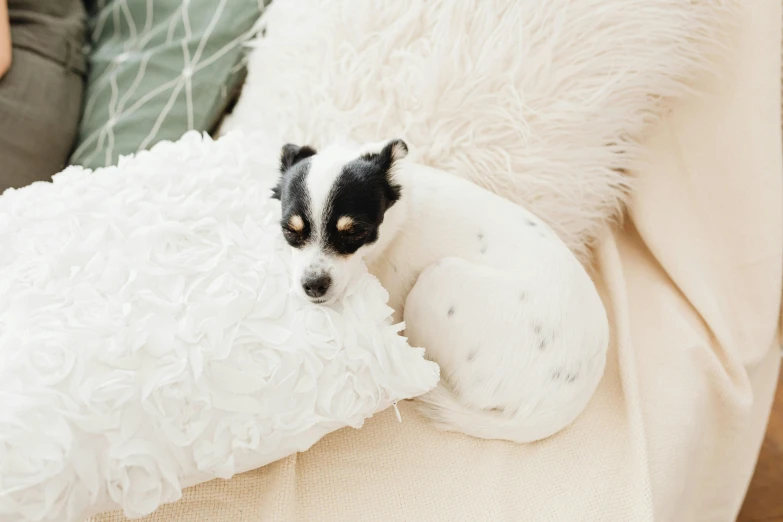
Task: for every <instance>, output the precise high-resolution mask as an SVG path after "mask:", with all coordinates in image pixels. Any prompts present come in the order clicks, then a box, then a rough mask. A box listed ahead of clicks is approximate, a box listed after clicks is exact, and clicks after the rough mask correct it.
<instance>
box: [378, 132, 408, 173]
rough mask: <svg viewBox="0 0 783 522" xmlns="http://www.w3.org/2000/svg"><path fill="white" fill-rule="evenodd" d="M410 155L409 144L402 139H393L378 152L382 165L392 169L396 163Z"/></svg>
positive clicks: (388, 169) (386, 168)
mask: <svg viewBox="0 0 783 522" xmlns="http://www.w3.org/2000/svg"><path fill="white" fill-rule="evenodd" d="M407 155H408V145H406V144H405V142H404V141H402V140H399V139H398V140H391V141H390V142H389V143H387V144H386V145H385V146H384V147H383V149H381V152H379V153H378V159H379V160H380V163H381V167H382V168H383V169H384V170H386V171H390V170H391V168H392V167H393V166H394V163H395V162H397V161H399V160H401V159H402V158H404V157H405V156H407Z"/></svg>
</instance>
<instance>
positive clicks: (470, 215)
mask: <svg viewBox="0 0 783 522" xmlns="http://www.w3.org/2000/svg"><path fill="white" fill-rule="evenodd" d="M302 150H305V149H304V148H303V149H302ZM406 152H407V147H406V146H405V144H404V143H402V142H400V141H392V142H387V143H381V144H378V145H370V146H365V147H363V148H361V149H360V150H359V152H357V151H356V150H353V151H350V150H347V151H346V150H339V149H338V150H328V151H325V153H324V154H323V156H322V155H321V154H318V155H317V156H314V158H312V160H311V161H312V163H311V164H310V165H308V166H307V167H306V170H307V172H306V173H305V174H302V172H301V170H303V169H300V171H299V172H298V173H294V174H289V175H288V177H289V178H290V180H293V179H296V176H300V177H301V176H307V177H309V179H310V181H308V185H307V186H308V187H309V188H308V191H309V195H308V196H307V200H308V201H309V202H310V203H308V204H307V205H305V206H309V207H312V208H316V209H317V210H316V211H309V212H310V213H311V214H314V215H313V216H309V217H308V215H305V221H307V222H308V223H307V229H308V231H309V230H310V229H311V228H312V229H313V230H314V231H315V232H311V233H309V234H310V235H313V237H316V238H317V237H326V236H329V234H330V233H329V232H323V233H318V232H317V230H318V228H319V227H321V228H322V229H323V230H324V231H326V230H327V229H328V228H329V226H330V225H329V223H332V225H331V226H333V227H334V226H336V227H337V228H339V225H340V224H343V225H345V224H346V223H349V222H352V221H353V220H354V219H356V220H361V219H364V220H365V221H372V218H366V217H361V216H367V215H372V214H373V211H372V210H368V208H367V205H365V203H366V202H365V201H364V200H365V199H368V198H370V199H372V198H374V197H375V196H372V197H369V196H366V197H365V198H364V199H363V200H362V202H361V205H364V208H363V209H362V211H361V212H359V211H357V212H355V213H354V214H351V212H350V211H349V210H346V209H349V208H351V204H350V197H351V196H350V195H349V196H348V198H347V199H346V197H345V196H344V195H341V193H340V191H341V190H345V187H348V186H351V185H350V183H354V182H355V181H356V180H359V182H362V180H365V181H367V182H370V181H372V179H371V176H378V175H383V176H385V179H386V180H387V181H388V183H389V187H390V188H391V189H393V190H385V191H375V192H372V194H375V193H376V192H377V193H379V194H383V193H386V194H387V196H388V198H391V199H388V198H387V199H384V197H382V195H381V196H378V198H379V201H380V203H378V204H377V205H375V206H378V207H379V209H380V210H379V212H380V215H381V217H380V218H379V219H378V220H377V222H376V223H375V224H374V225H372V234H369V235H370V237H371V238H372V240H371V241H367V242H366V243H365V244H362V246H360V247H359V248H358V249H356V250H354V251H353V252H351V254H349V255H348V256H346V255H345V254H344V253H342V254H340V255H339V256H337V257H336V260H333V261H330V260H329V259H330V256H329V254H328V252H329V251H330V250H331V251H334V250H336V249H339V248H343V247H342V246H340V245H341V243H338V244H337V246H331V247H330V246H328V245H327V244H326V242H325V241H324V240H320V239H315V240H311V242H312V244H313V245H315V244H318V243H319V241H320V243H323V246H322V247H304V248H302V247H301V245H300V244H299V243H295V242H292V246H293V245H297V246H298V247H299V249H300V250H302V253H301V254H299V255H300V257H301V259H305V260H306V261H304V262H303V263H304V264H303V268H302V269H301V270H300V272H298V273H301V274H307V273H309V272H308V270H311V268H308V266H310V267H316V269H317V270H326V272H327V274H328V276H329V279H330V281H334V283H333V284H331V286H332V287H334V288H337V289H339V288H341V287H342V286H344V285H342V284H340V280H341V279H342V278H343V276H342V274H341V272H346V273H347V272H349V271H350V268H349V267H350V265H351V263H352V262H353V261H352V260H353V259H354V258H355V259H362V260H364V261H365V262H366V263H367V265H368V267H369V270H370V272H371V273H373V274H374V275H375V276H376V277H378V279H379V280H380V281H381V284H382V285H383V286H384V287H385V288H386V290H387V291H388V292H389V305H390V306H391V307H392V308H393V309H394V310H395V317H396V318H397V319H400V320H401V319H404V321H405V324H406V330H405V334H406V335H407V336H408V338H409V340H410V342H411V344H412V345H415V346H421V347H424V348H425V350H426V353H427V355H428V357H429V358H431V359H432V360H434V361H436V362H437V363H438V364H439V365H440V367H441V382H440V384H439V385H438V387H437V388H436V389H435V390H433V391H431V392H430V393H428V394H426V395H425V396H423V397H422V399H423V401H424V404H423V406H422V408H421V411H422V412H423V413H424V414H425V415H426V416H427V417H429V418H430V419H431V420H432V421H433V422H434V423H435V424H436V425H437V426H438V427H439V428H441V429H445V430H449V431H459V432H462V433H465V434H468V435H471V436H475V437H479V438H487V439H505V440H510V441H514V442H531V441H535V440H539V439H542V438H545V437H548V436H550V435H552V434H554V433H556V432H558V431H560V430H561V429H563V428H564V427H566V426H567V425H568V424H570V423H571V422H572V421H573V420H574V419H575V418H576V417H577V416H578V415H579V414H580V413H581V412H582V410H583V409H584V408H585V406H586V405H587V403H588V401H589V400H590V398H591V397H592V395H593V393H594V392H595V390H596V388H597V386H598V383H599V381H600V379H601V377H602V375H603V370H604V365H605V360H606V350H607V346H608V337H609V327H608V321H607V317H606V312H605V309H604V307H603V304H602V302H601V299H600V297H599V296H598V292H597V291H596V288H595V286H594V284H593V282H592V281H591V279H590V277H589V276H588V274H587V272H586V271H585V270H584V268H583V267H582V265H581V264H580V263H579V262H578V261H577V259H576V257H575V256H574V255H573V254H572V253H571V252H570V251H569V250H568V248H567V247H566V246H565V244H564V243H563V242H562V241H561V240H560V239H559V238H558V237H557V235H556V234H555V233H554V232H553V231H552V229H550V228H549V227H548V226H547V225H546V224H545V223H544V222H542V221H541V220H540V219H538V218H537V217H536V216H534V215H533V214H531V213H530V212H528V211H526V210H525V209H523V208H522V207H520V206H518V205H516V204H514V203H512V202H510V201H508V200H505V199H503V198H501V197H499V196H497V195H495V194H493V193H491V192H489V191H486V190H484V189H482V188H480V187H478V186H476V185H474V184H472V183H470V182H468V181H465V180H463V179H461V178H458V177H456V176H452V175H450V174H448V173H445V172H442V171H439V170H436V169H431V168H428V167H425V166H422V165H417V164H414V163H409V162H407V161H405V160H404V159H403V158H404V156H405V153H406ZM305 153H306V154H307V155H310V154H312V155H315V151H312V150H311V149H307V150H305ZM299 154H300V155H301V154H302V153H301V152H299ZM319 156H321V157H320V158H319ZM356 157H361V158H363V159H362V161H365V160H367V161H370V162H372V161H376V162H377V165H378V166H377V168H375V167H372V165H370V166H369V167H368V166H367V165H365V164H364V163H362V162H361V161H360V162H359V166H360V167H361V169H359V171H361V174H360V175H356V174H355V172H354V171H355V170H356V169H357V167H356V164H355V163H353V162H351V159H352V158H356ZM285 162H286V160H285V152H284V160H283V163H284V164H285ZM289 163H290V161H289ZM341 165H343V166H341ZM375 171H379V172H381V173H382V174H377V173H375V174H368V173H373V172H375ZM346 172H347V173H348V174H350V175H346ZM285 176H286V174H285V173H284V177H283V179H282V181H281V187H282V188H280V189H278V194H282V199H283V200H286V199H287V198H286V195H285V194H286V179H285ZM290 180H289V185H290V184H291V183H293V182H292V181H290ZM375 181H377V180H375ZM349 182H350V183H349ZM321 186H324V187H330V188H328V189H322V188H319V187H321ZM335 187H337V188H335ZM354 192H356V189H354ZM288 193H290V194H291V195H290V196H288V199H290V200H291V201H293V200H294V199H295V197H296V196H295V194H296V190H295V189H288ZM319 193H324V194H327V195H325V196H319V195H318V194H319ZM278 197H280V196H279V195H278ZM319 201H321V202H319ZM313 202H314V203H313ZM361 205H360V206H361ZM291 208H294V209H295V210H291ZM301 208H303V207H302V205H299V206H297V205H294V204H293V203H292V202H289V204H288V205H286V202H285V201H284V205H283V226H284V230H285V227H286V226H289V225H290V223H291V222H292V221H293V222H294V224H295V225H298V224H300V221H302V220H301V219H300V215H302V214H307V212H308V210H307V209H305V210H304V211H302V210H298V209H301ZM369 208H370V209H373V208H374V206H373V205H370V207H369ZM334 209H339V211H337V210H334ZM332 214H334V215H332ZM337 214H340V215H337ZM319 215H320V216H321V217H318V216H319ZM357 216H358V217H357ZM319 223H322V224H319ZM335 224H336V225H335ZM289 232H290V231H289ZM332 235H333V234H332ZM354 235H355V234H354ZM364 235H368V233H367V232H366V231H365V232H364ZM308 237H309V236H308ZM330 237H331V236H330ZM347 240H348V241H349V242H350V237H349V238H348V239H347ZM308 248H310V254H307V253H306V252H307V250H308ZM319 249H320V250H319ZM321 250H322V251H324V252H327V254H323V255H321V254H317V253H313V252H316V251H321ZM349 250H350V249H349ZM337 258H339V259H337ZM313 259H315V261H313ZM308 263H309V265H307V264H308ZM296 277H299V276H298V275H297V276H296ZM319 280H320V279H319ZM305 287H307V285H305ZM307 288H310V287H307ZM337 291H339V290H335V292H337ZM326 292H327V295H328V292H329V290H327V291H326ZM308 295H309V293H308ZM311 297H312V296H311Z"/></svg>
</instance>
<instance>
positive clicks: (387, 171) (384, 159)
mask: <svg viewBox="0 0 783 522" xmlns="http://www.w3.org/2000/svg"><path fill="white" fill-rule="evenodd" d="M376 150H377V149H376ZM407 155H408V145H406V144H405V142H404V141H402V140H400V139H396V140H391V141H389V142H387V143H386V145H384V146H383V148H382V149H381V150H380V151H379V152H368V153H366V154H365V155H364V156H363V157H364V159H365V160H367V161H371V162H373V163H375V164H376V165H377V167H378V170H379V172H381V173H382V175H383V177H384V179H383V182H384V189H385V190H384V192H385V195H386V205H387V207H386V208H388V207H390V206H392V205H393V204H394V203H395V202H396V201H397V200H398V199H400V193H401V191H402V188H401V187H400V185H399V183H397V182H396V181H395V179H394V166H395V163H396V162H397V161H399V160H401V159H402V158H404V157H405V156H407Z"/></svg>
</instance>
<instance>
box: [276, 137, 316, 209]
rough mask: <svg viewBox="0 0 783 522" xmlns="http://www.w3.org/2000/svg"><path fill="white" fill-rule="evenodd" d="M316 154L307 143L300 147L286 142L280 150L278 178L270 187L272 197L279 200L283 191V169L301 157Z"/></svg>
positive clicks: (301, 158)
mask: <svg viewBox="0 0 783 522" xmlns="http://www.w3.org/2000/svg"><path fill="white" fill-rule="evenodd" d="M315 154H316V150H315V149H314V148H312V147H310V146H309V145H304V146H302V147H300V146H299V145H294V144H293V143H288V144H286V145H283V149H282V150H281V151H280V174H281V176H280V180H278V182H277V185H275V187H274V188H273V189H272V199H277V200H279V199H280V197H281V193H282V191H283V177H284V175H285V171H287V170H288V169H290V168H291V167H293V166H294V165H296V164H297V163H299V162H300V161H302V160H303V159H307V158H309V157H310V156H314V155H315Z"/></svg>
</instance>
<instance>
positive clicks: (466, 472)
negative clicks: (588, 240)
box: [94, 2, 783, 522]
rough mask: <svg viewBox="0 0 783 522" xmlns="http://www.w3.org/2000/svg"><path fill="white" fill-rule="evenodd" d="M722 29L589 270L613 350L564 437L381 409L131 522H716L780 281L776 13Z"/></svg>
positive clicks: (768, 387)
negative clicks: (730, 32)
mask: <svg viewBox="0 0 783 522" xmlns="http://www.w3.org/2000/svg"><path fill="white" fill-rule="evenodd" d="M739 21H740V26H741V27H740V28H739V30H738V31H737V34H736V42H735V45H734V46H733V47H732V48H731V49H730V50H729V51H727V56H725V57H721V58H720V60H721V61H722V62H723V67H722V69H723V70H722V73H723V77H716V78H713V79H712V80H711V81H710V82H709V84H708V85H707V86H706V92H707V94H706V95H700V96H694V97H693V99H691V100H688V101H687V103H682V104H679V105H678V106H677V107H675V108H674V110H673V111H672V113H671V114H670V116H669V117H668V118H667V119H666V120H665V121H664V122H662V124H661V125H660V126H659V128H658V131H657V133H656V134H655V135H654V136H652V137H651V139H650V141H649V161H650V164H649V167H647V168H644V169H641V171H640V172H638V178H639V182H638V183H639V184H638V191H637V193H636V194H637V196H636V197H635V199H634V202H633V209H632V211H631V212H630V215H629V218H628V220H627V222H626V225H625V227H624V229H623V230H622V231H620V232H617V233H614V234H612V235H610V236H608V237H607V238H606V239H605V241H604V242H603V243H602V245H601V247H600V250H599V252H597V271H598V274H599V275H598V278H599V280H600V281H601V288H602V293H603V296H604V298H605V302H606V304H607V307H608V309H609V312H610V317H611V321H612V325H613V346H612V349H611V351H610V354H609V361H608V367H607V373H606V376H605V378H604V381H603V382H602V384H601V386H600V388H599V390H598V392H597V394H596V396H595V397H594V398H593V400H592V402H591V404H590V406H589V407H588V410H587V411H586V412H585V414H583V415H582V416H581V417H580V418H579V419H578V420H577V421H576V423H574V424H573V425H572V426H571V427H569V428H568V429H567V430H565V431H564V432H562V433H560V434H558V435H556V436H554V437H552V438H550V439H548V440H545V441H543V442H540V443H536V444H531V445H526V446H517V445H514V444H510V443H504V442H487V441H479V440H475V439H471V438H468V437H465V436H461V435H457V434H444V433H438V432H435V431H433V430H432V429H431V428H430V427H429V426H428V425H427V424H426V423H424V421H423V420H422V419H421V418H420V417H419V416H418V415H417V414H416V412H415V410H414V408H413V407H412V403H406V404H403V405H402V407H401V411H402V417H403V423H402V424H398V423H397V422H396V419H395V417H394V413H393V412H391V411H386V412H384V413H382V414H380V415H378V416H376V417H375V418H374V419H372V420H371V421H369V422H368V423H367V425H366V427H365V428H363V429H362V430H360V431H355V430H351V429H345V430H342V431H339V432H337V433H334V434H332V435H330V436H328V437H326V438H325V439H324V440H322V441H321V442H320V443H318V444H317V445H316V446H315V447H313V448H312V449H311V450H310V451H308V452H306V453H304V454H300V455H298V456H292V457H289V458H287V459H285V460H282V461H279V462H277V463H275V464H272V465H270V466H267V467H265V468H263V469H260V470H256V471H253V472H250V473H246V474H244V475H241V476H238V477H235V478H234V479H233V480H231V481H213V482H210V483H207V484H202V485H200V486H197V487H194V488H191V489H189V490H187V491H186V492H185V495H184V498H183V499H182V500H181V501H180V502H178V503H177V504H174V505H171V506H166V507H164V508H162V509H161V510H159V511H158V512H157V513H156V514H154V515H152V516H150V517H149V518H147V519H146V520H149V521H155V522H175V521H176V522H189V521H195V520H198V521H203V522H218V521H219V522H258V521H261V520H263V521H284V520H285V521H291V520H307V521H311V520H334V521H345V520H424V521H436V520H444V521H446V520H544V519H552V520H634V521H637V520H653V519H655V520H689V521H694V520H710V521H714V520H734V518H735V517H736V513H737V511H738V510H739V507H740V505H741V503H742V499H743V497H744V493H745V489H746V487H747V484H748V482H749V480H750V476H751V474H752V471H753V468H754V465H755V459H756V456H757V453H758V449H759V447H760V444H761V440H762V437H763V434H764V429H765V425H766V419H767V415H768V412H769V408H770V403H771V399H772V395H773V390H774V387H775V382H776V378H777V372H778V365H779V363H780V353H779V348H778V346H779V343H780V339H779V338H776V337H777V335H778V330H777V325H778V322H779V318H780V299H781V272H782V271H783V269H782V268H781V267H783V246H782V244H781V238H783V210H782V209H783V202H782V199H783V177H782V176H781V172H782V167H781V135H780V77H779V74H780V28H781V24H780V21H781V11H780V5H779V4H778V5H774V3H772V2H766V3H763V5H762V4H755V3H754V5H753V6H751V5H750V4H748V6H747V7H746V8H745V12H744V16H743V17H742V19H741V20H739ZM94 520H95V521H100V522H109V521H112V522H118V521H122V520H124V518H123V517H122V516H121V515H119V514H107V515H104V516H101V517H97V518H95V519H94Z"/></svg>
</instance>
